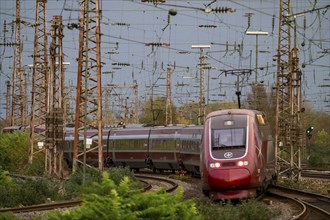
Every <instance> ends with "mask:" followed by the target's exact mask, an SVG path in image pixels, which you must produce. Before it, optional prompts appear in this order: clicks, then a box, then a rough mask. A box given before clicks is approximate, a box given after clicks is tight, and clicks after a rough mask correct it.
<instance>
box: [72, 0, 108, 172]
mask: <svg viewBox="0 0 330 220" xmlns="http://www.w3.org/2000/svg"><path fill="white" fill-rule="evenodd" d="M99 5H100V4H99V0H83V1H81V16H80V34H79V49H80V50H79V57H78V77H77V98H76V115H75V131H74V143H73V172H75V171H76V170H77V166H78V163H83V164H84V165H86V154H87V153H90V152H93V151H94V150H96V149H97V152H98V168H99V170H102V169H103V155H102V99H101V57H100V52H101V48H100V37H101V36H100V34H101V33H100V8H99ZM87 139H92V141H93V143H92V146H91V148H88V146H86V145H87V143H86V142H87ZM87 148H88V149H87ZM81 157H83V161H82V160H81V159H80V158H81Z"/></svg>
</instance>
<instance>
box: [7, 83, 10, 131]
mask: <svg viewBox="0 0 330 220" xmlns="http://www.w3.org/2000/svg"><path fill="white" fill-rule="evenodd" d="M6 87H7V91H6V126H10V108H9V107H10V104H9V103H10V98H11V94H10V81H6Z"/></svg>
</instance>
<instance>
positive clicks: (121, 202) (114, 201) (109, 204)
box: [46, 172, 202, 220]
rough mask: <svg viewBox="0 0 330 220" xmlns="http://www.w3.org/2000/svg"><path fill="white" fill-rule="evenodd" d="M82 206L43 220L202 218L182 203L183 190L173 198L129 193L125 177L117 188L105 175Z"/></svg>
mask: <svg viewBox="0 0 330 220" xmlns="http://www.w3.org/2000/svg"><path fill="white" fill-rule="evenodd" d="M84 197H85V202H84V203H83V205H82V206H81V207H78V208H77V209H74V210H73V211H65V212H63V213H59V212H55V213H52V214H50V215H49V216H48V217H46V219H50V220H55V219H68V220H69V219H99V220H102V219H116V220H121V219H122V220H126V219H174V220H175V219H191V220H194V219H202V217H201V215H200V214H199V213H198V211H197V209H196V206H195V204H194V203H193V201H191V200H188V201H183V199H182V191H179V192H178V193H177V194H176V195H175V196H173V195H172V194H168V193H166V192H165V191H163V190H162V191H158V192H150V193H142V192H140V191H136V190H132V188H131V184H130V180H129V178H128V177H125V178H124V179H123V180H122V181H121V182H120V184H119V185H116V184H115V183H114V181H113V180H111V179H109V174H108V173H106V172H104V173H103V178H102V183H101V184H98V183H93V184H92V186H90V189H89V193H88V194H86V195H85V196H84Z"/></svg>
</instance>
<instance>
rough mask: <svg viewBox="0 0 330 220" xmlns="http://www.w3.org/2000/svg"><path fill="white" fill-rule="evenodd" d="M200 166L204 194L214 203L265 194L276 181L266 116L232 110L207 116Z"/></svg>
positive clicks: (256, 112)
mask: <svg viewBox="0 0 330 220" xmlns="http://www.w3.org/2000/svg"><path fill="white" fill-rule="evenodd" d="M200 167H201V179H202V190H203V193H204V194H205V195H206V196H209V197H211V198H212V199H214V200H217V199H237V198H250V197H255V196H257V195H258V194H259V193H263V192H264V191H265V190H266V189H267V186H268V184H269V183H271V181H274V180H275V179H276V174H275V148H274V145H273V141H272V137H271V135H270V127H269V124H268V123H267V122H266V120H265V116H264V114H263V113H262V112H259V111H253V110H245V109H230V110H221V111H215V112H212V113H210V114H209V115H207V117H206V120H205V123H204V133H203V143H202V148H201V160H200Z"/></svg>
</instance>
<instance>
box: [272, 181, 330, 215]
mask: <svg viewBox="0 0 330 220" xmlns="http://www.w3.org/2000/svg"><path fill="white" fill-rule="evenodd" d="M268 194H269V195H270V196H275V197H278V198H281V199H284V200H287V203H294V205H292V206H294V207H296V209H297V212H296V213H295V215H294V216H293V217H292V219H324V220H326V219H330V197H329V196H323V195H319V194H315V193H308V192H304V191H299V190H294V189H290V188H285V187H280V186H271V188H270V189H269V191H268Z"/></svg>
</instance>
